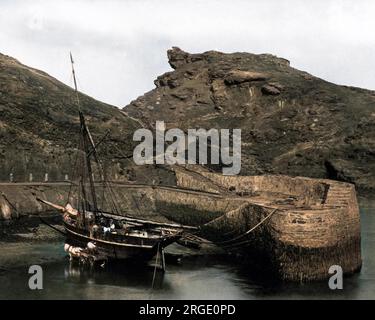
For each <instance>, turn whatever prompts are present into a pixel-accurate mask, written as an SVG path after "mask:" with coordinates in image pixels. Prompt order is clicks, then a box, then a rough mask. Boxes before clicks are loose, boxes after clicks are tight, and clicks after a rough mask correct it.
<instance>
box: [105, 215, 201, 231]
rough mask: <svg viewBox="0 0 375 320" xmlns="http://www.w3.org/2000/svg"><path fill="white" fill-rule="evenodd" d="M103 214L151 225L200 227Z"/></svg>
mask: <svg viewBox="0 0 375 320" xmlns="http://www.w3.org/2000/svg"><path fill="white" fill-rule="evenodd" d="M102 215H103V216H104V217H108V218H114V219H118V220H124V221H129V222H137V223H142V224H149V225H154V226H161V227H171V228H177V229H189V230H198V229H199V228H198V227H193V226H187V225H183V224H178V223H164V222H156V221H151V220H144V219H136V218H130V217H127V216H120V215H114V214H110V213H105V212H103V213H102Z"/></svg>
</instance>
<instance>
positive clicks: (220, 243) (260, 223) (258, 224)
mask: <svg viewBox="0 0 375 320" xmlns="http://www.w3.org/2000/svg"><path fill="white" fill-rule="evenodd" d="M276 211H277V209H274V210H272V211H271V213H269V214H268V215H267V216H266V217H265V218H264V219H262V220H261V221H260V222H258V223H257V224H256V225H255V226H254V227H252V228H251V229H249V230H248V231H246V232H245V233H243V234H241V235H239V236H237V237H235V238H233V239H230V240H226V241H220V242H215V244H219V245H222V244H225V243H229V242H233V241H236V240H238V239H241V238H243V237H244V236H246V235H248V234H249V233H251V232H253V231H254V230H255V229H257V228H258V227H260V226H261V225H262V224H263V223H264V222H266V221H267V220H268V219H269V218H271V216H272V215H273V214H274V213H275V212H276ZM237 244H238V243H237ZM237 244H232V245H230V244H229V245H227V246H233V245H237ZM224 247H225V245H224Z"/></svg>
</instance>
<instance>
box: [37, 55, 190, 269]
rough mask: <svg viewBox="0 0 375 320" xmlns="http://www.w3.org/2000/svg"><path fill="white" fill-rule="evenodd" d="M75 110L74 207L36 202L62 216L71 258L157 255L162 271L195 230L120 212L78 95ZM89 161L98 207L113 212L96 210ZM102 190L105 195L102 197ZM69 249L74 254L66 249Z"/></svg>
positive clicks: (142, 259) (130, 257)
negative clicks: (169, 253)
mask: <svg viewBox="0 0 375 320" xmlns="http://www.w3.org/2000/svg"><path fill="white" fill-rule="evenodd" d="M71 63H72V74H73V79H74V87H75V92H76V93H77V84H76V78H75V71H74V66H73V63H74V62H73V58H72V56H71ZM77 106H78V109H79V119H80V142H79V150H80V153H79V155H80V156H79V158H80V159H79V160H80V161H77V164H78V166H77V168H79V169H80V172H79V174H78V177H77V178H78V184H74V183H72V185H71V187H72V188H73V187H76V188H77V192H74V194H76V195H77V194H78V197H77V204H76V207H75V208H74V207H73V206H72V205H71V204H70V203H69V199H68V200H67V203H66V205H65V206H61V205H57V204H54V203H51V202H49V201H47V200H44V199H38V200H39V201H40V202H42V203H44V204H47V205H49V206H51V207H53V208H55V209H57V210H60V211H61V212H62V213H63V223H64V227H65V233H66V243H67V244H68V245H69V246H68V247H67V248H68V249H67V250H70V251H69V254H70V256H71V257H81V256H82V254H80V253H81V252H83V251H82V250H86V251H87V252H90V253H91V254H92V255H93V256H95V255H96V256H101V257H105V258H106V259H132V260H134V261H142V262H144V261H148V260H150V259H152V258H153V257H154V256H155V255H158V254H160V260H159V261H160V262H161V266H162V268H163V269H165V262H164V251H163V250H164V248H165V247H166V246H168V245H170V244H171V243H173V242H175V241H176V240H178V239H179V238H180V237H181V235H182V233H183V231H184V230H186V229H189V230H195V229H197V228H195V227H191V226H186V225H182V224H174V223H162V222H158V221H149V220H142V219H135V218H133V217H132V216H129V214H126V213H122V212H120V210H119V209H118V206H117V205H116V199H115V197H114V194H113V191H112V187H111V184H110V182H108V181H106V179H105V175H104V173H103V169H102V165H101V161H100V159H99V155H98V152H97V148H96V145H95V143H94V140H93V138H92V136H91V133H90V131H89V128H88V127H87V125H86V122H85V117H84V115H83V112H82V111H81V110H80V105H79V99H78V95H77ZM92 160H93V162H94V163H95V165H96V173H97V174H99V176H100V180H101V181H100V183H101V184H102V187H103V188H102V190H103V192H102V193H103V194H101V203H103V204H104V203H107V204H108V205H109V206H110V207H111V208H112V212H108V211H104V210H103V208H99V206H98V198H97V194H96V185H95V181H94V174H93V167H92V164H91V162H92ZM104 190H106V191H107V192H106V193H105V192H104ZM69 194H71V192H69ZM68 198H69V196H68ZM108 198H109V199H108ZM70 246H72V247H73V248H76V250H75V249H74V250H73V249H69V248H70Z"/></svg>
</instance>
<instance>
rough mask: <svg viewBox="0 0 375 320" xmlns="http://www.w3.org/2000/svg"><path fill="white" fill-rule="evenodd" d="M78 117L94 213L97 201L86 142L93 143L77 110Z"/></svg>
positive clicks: (82, 117)
mask: <svg viewBox="0 0 375 320" xmlns="http://www.w3.org/2000/svg"><path fill="white" fill-rule="evenodd" d="M79 119H80V122H81V132H82V135H83V149H84V150H83V151H84V152H85V155H86V166H87V172H88V175H89V182H90V189H91V197H92V203H93V206H94V208H93V212H94V214H96V213H97V212H98V203H97V199H96V191H95V186H94V179H93V173H92V168H91V162H90V154H89V150H88V145H87V142H89V143H90V144H91V147H92V148H95V146H94V145H93V142H92V138H91V136H90V133H89V131H88V129H87V127H86V123H85V118H84V116H83V113H82V112H81V111H80V112H79ZM87 139H88V140H87Z"/></svg>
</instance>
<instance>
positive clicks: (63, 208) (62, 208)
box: [36, 198, 65, 212]
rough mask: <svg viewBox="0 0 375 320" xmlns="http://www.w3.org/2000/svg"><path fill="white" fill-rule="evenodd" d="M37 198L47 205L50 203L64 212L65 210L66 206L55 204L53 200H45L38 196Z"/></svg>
mask: <svg viewBox="0 0 375 320" xmlns="http://www.w3.org/2000/svg"><path fill="white" fill-rule="evenodd" d="M36 200H38V201H39V202H42V203H44V204H46V205H48V206H50V207H52V208H55V209H57V210H60V211H62V212H65V207H63V206H59V205H58V204H54V203H52V202H49V201H47V200H43V199H40V198H36Z"/></svg>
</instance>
